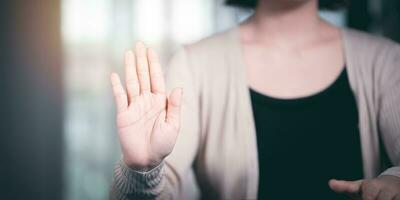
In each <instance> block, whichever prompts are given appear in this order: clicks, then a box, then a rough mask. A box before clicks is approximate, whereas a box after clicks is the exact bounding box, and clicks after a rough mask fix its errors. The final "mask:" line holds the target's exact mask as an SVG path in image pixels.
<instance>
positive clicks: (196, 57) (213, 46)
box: [183, 29, 235, 67]
mask: <svg viewBox="0 0 400 200" xmlns="http://www.w3.org/2000/svg"><path fill="white" fill-rule="evenodd" d="M234 31H235V29H229V30H226V31H223V32H219V33H216V34H214V35H212V36H209V37H206V38H204V39H201V40H199V41H197V42H194V43H192V44H188V45H184V46H183V49H184V51H185V53H186V55H187V58H188V61H189V62H195V63H198V64H201V65H202V67H204V66H207V65H212V64H213V63H215V62H218V61H219V60H221V59H223V58H225V59H226V56H224V55H227V54H228V53H229V52H230V51H231V50H232V49H233V48H232V45H233V44H234V41H235V35H234V34H235V32H234Z"/></svg>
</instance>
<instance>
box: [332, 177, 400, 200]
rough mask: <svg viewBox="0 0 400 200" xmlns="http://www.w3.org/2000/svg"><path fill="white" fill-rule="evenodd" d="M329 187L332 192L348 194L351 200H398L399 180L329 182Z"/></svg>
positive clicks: (382, 178)
mask: <svg viewBox="0 0 400 200" xmlns="http://www.w3.org/2000/svg"><path fill="white" fill-rule="evenodd" d="M329 186H330V187H331V189H332V190H333V191H335V192H338V193H345V194H348V195H349V196H350V197H352V198H353V199H362V200H400V178H399V177H396V176H389V175H385V176H379V177H377V178H374V179H368V180H367V179H365V180H358V181H339V180H330V181H329Z"/></svg>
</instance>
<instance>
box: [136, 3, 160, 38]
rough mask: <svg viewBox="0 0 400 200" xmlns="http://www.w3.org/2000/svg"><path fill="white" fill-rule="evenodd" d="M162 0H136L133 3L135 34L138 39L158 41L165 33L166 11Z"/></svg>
mask: <svg viewBox="0 0 400 200" xmlns="http://www.w3.org/2000/svg"><path fill="white" fill-rule="evenodd" d="M164 3H166V2H165V1H164V0H138V1H137V3H136V4H134V5H133V6H134V8H133V9H134V10H135V11H136V13H135V16H136V17H135V20H134V22H135V24H134V25H133V27H134V28H135V31H136V34H137V36H138V38H139V39H140V40H145V41H149V42H151V43H157V42H159V41H160V40H161V39H162V37H163V36H164V35H165V26H166V22H167V19H166V13H165V5H164Z"/></svg>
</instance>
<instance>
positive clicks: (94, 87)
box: [0, 0, 400, 200]
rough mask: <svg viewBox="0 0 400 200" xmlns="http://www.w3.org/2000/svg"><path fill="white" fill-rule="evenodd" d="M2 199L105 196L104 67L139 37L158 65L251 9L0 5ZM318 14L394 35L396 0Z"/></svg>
mask: <svg viewBox="0 0 400 200" xmlns="http://www.w3.org/2000/svg"><path fill="white" fill-rule="evenodd" d="M0 5H1V6H0V16H1V17H0V19H1V24H0V25H1V26H0V34H1V35H0V63H1V65H0V74H1V78H0V102H1V108H0V111H1V115H0V120H1V122H0V123H1V127H0V133H1V136H2V137H1V140H0V150H1V151H0V152H1V156H2V158H0V199H53V200H54V199H64V200H80V199H88V200H92V199H93V200H94V199H96V200H98V199H100V200H101V199H107V198H108V192H109V186H110V184H111V180H112V176H113V167H114V163H115V162H116V161H117V160H118V159H119V158H120V150H119V145H118V141H117V134H116V127H115V123H114V122H115V118H114V116H115V111H114V105H113V100H112V95H111V90H110V86H109V80H108V77H109V73H110V72H111V71H117V72H122V67H123V65H122V63H123V53H124V51H126V50H127V49H129V48H131V47H132V46H133V44H134V42H136V41H138V40H142V41H144V42H145V43H146V44H148V45H150V46H152V47H154V48H155V49H156V50H157V51H158V52H159V53H160V54H161V57H162V62H163V63H164V66H165V64H166V62H167V61H168V58H169V57H170V56H171V54H172V53H173V52H174V51H175V50H176V49H177V47H178V46H179V45H182V44H187V43H192V42H194V41H197V40H199V39H200V38H203V37H206V36H209V35H211V34H213V33H216V32H220V31H223V30H226V29H228V28H230V27H232V26H234V25H237V24H238V23H239V22H240V21H242V20H243V19H245V18H246V17H247V16H249V15H250V14H251V12H252V11H251V10H243V9H238V8H232V7H227V6H225V5H224V1H223V0H32V1H23V0H4V1H2V2H1V3H0ZM321 15H322V16H323V17H324V18H326V19H328V20H329V21H331V22H332V23H335V24H337V25H339V26H342V27H351V28H356V29H359V30H364V31H368V32H371V33H373V34H377V35H383V36H386V37H389V38H391V39H393V40H396V41H400V1H399V0H350V4H349V7H348V8H347V9H344V10H339V11H335V12H332V11H322V12H321Z"/></svg>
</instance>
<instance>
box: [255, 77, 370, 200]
mask: <svg viewBox="0 0 400 200" xmlns="http://www.w3.org/2000/svg"><path fill="white" fill-rule="evenodd" d="M250 94H251V101H252V106H253V113H254V120H255V125H256V132H257V146H258V158H259V165H260V182H259V193H258V195H259V199H268V200H284V199H324V200H330V199H335V200H336V199H346V198H345V197H343V196H340V195H337V194H335V193H334V192H333V191H331V190H330V188H329V185H328V181H329V179H331V178H336V179H344V180H355V179H361V178H362V177H363V168H362V158H361V145H360V136H359V130H358V111H357V106H356V101H355V98H354V95H353V93H352V91H351V89H350V84H349V82H348V78H347V72H346V69H344V70H343V71H342V73H341V74H340V76H339V77H338V78H337V79H336V80H335V82H334V83H333V84H331V85H330V86H329V87H328V88H326V89H325V90H323V91H321V92H319V93H317V94H314V95H311V96H308V97H304V98H297V99H277V98H273V97H269V96H266V95H263V94H260V93H258V92H256V91H254V90H252V89H250Z"/></svg>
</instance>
